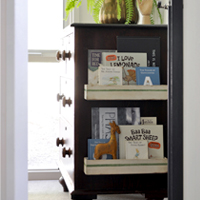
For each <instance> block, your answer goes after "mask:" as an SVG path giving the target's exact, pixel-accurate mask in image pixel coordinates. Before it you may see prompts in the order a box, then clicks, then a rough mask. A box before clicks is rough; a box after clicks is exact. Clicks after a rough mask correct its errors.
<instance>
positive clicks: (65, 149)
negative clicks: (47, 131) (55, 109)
mask: <svg viewBox="0 0 200 200" xmlns="http://www.w3.org/2000/svg"><path fill="white" fill-rule="evenodd" d="M59 129H60V135H59V138H60V139H61V140H63V141H64V142H63V145H59V160H60V161H62V163H63V164H65V165H66V166H69V165H72V164H73V163H72V160H73V155H74V140H73V128H72V126H71V125H70V124H69V123H68V122H67V121H66V120H65V119H63V118H62V117H60V123H59Z"/></svg>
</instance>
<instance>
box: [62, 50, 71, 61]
mask: <svg viewBox="0 0 200 200" xmlns="http://www.w3.org/2000/svg"><path fill="white" fill-rule="evenodd" d="M71 56H72V54H71V52H70V51H69V52H68V53H66V51H65V50H64V51H63V52H62V59H63V60H65V59H66V58H68V59H69V60H70V58H71Z"/></svg>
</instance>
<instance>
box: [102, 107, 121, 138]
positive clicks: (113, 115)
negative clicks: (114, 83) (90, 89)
mask: <svg viewBox="0 0 200 200" xmlns="http://www.w3.org/2000/svg"><path fill="white" fill-rule="evenodd" d="M117 116H118V115H117V108H115V107H113V108H108V107H101V108H99V137H100V139H109V138H110V134H111V133H110V129H111V127H110V124H109V123H110V122H113V121H115V123H117V122H118V117H117ZM116 138H118V136H117V135H116Z"/></svg>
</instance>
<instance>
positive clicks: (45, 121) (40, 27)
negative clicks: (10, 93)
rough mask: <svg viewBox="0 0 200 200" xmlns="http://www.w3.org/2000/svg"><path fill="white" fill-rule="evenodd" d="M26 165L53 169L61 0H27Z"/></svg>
mask: <svg viewBox="0 0 200 200" xmlns="http://www.w3.org/2000/svg"><path fill="white" fill-rule="evenodd" d="M28 6H29V7H28V49H29V64H28V169H29V170H30V169H31V170H33V169H56V168H58V167H57V164H56V160H57V159H58V148H57V147H56V145H55V144H56V142H55V140H56V134H58V129H59V127H58V126H59V123H58V111H59V110H58V103H57V102H56V94H57V93H58V92H59V63H57V62H56V59H55V52H56V51H57V50H59V49H60V47H61V39H60V38H61V34H62V27H63V13H62V6H63V2H62V1H55V0H43V1H40V0H29V2H28Z"/></svg>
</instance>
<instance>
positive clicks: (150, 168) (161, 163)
mask: <svg viewBox="0 0 200 200" xmlns="http://www.w3.org/2000/svg"><path fill="white" fill-rule="evenodd" d="M84 172H85V174H86V175H109V174H110V175H111V174H157V173H167V172H168V159H167V158H163V159H128V160H127V159H114V160H113V159H109V160H88V158H87V157H85V158H84Z"/></svg>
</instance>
